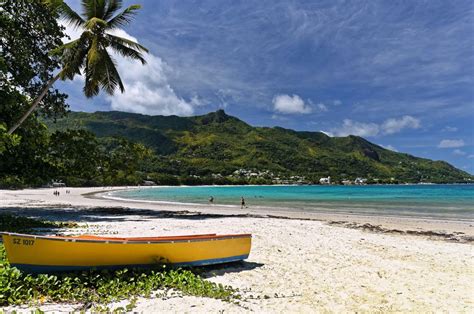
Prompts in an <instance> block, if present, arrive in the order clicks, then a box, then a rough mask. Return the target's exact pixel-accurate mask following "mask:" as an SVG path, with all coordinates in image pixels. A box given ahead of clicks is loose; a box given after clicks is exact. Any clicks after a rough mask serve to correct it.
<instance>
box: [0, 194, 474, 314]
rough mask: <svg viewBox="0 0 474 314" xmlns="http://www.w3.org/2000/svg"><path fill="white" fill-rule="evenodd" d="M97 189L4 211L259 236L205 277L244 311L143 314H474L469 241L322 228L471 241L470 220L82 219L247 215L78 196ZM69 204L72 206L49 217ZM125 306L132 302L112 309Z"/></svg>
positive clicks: (217, 307)
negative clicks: (96, 209) (459, 239)
mask: <svg viewBox="0 0 474 314" xmlns="http://www.w3.org/2000/svg"><path fill="white" fill-rule="evenodd" d="M97 190H98V189H92V188H84V189H71V191H72V193H71V194H64V192H62V194H61V196H59V197H54V196H53V195H52V190H47V189H44V190H23V191H0V208H3V210H4V211H6V210H10V211H11V210H14V211H18V212H19V213H20V214H25V215H32V216H38V215H40V216H45V217H49V218H57V219H73V220H77V221H79V222H86V223H87V228H86V229H80V230H75V231H74V232H79V233H84V232H89V233H95V234H117V235H124V236H138V235H140V236H142V235H143V236H145V235H147V236H151V235H171V234H175V235H178V234H195V233H252V234H253V236H254V237H253V246H252V252H251V255H250V258H249V259H248V260H247V263H244V264H243V265H233V266H232V267H221V268H216V270H213V271H212V273H211V274H209V280H212V281H215V282H218V283H222V284H226V285H231V286H233V287H235V288H239V289H241V290H244V292H243V295H244V297H245V298H246V301H244V302H242V304H243V306H244V307H242V306H238V305H234V304H230V303H226V302H221V301H218V300H213V299H208V298H196V297H170V298H167V299H162V298H153V299H143V298H140V299H139V300H138V303H137V307H136V308H135V309H134V310H135V311H138V312H162V311H166V312H179V313H183V312H184V313H186V312H218V311H225V312H245V311H254V312H278V313H281V312H304V313H307V312H315V311H323V312H327V311H329V312H341V311H342V312H347V311H351V312H354V311H357V312H361V311H362V312H379V311H381V312H408V311H409V312H471V313H472V312H474V258H473V253H474V251H473V246H472V244H471V243H472V242H470V243H453V242H447V241H439V240H436V241H435V240H430V239H428V238H426V237H421V236H412V235H398V234H389V233H386V234H383V233H374V232H366V231H363V230H359V229H350V228H345V227H338V226H333V225H328V224H327V223H326V222H325V221H328V220H334V218H337V219H336V220H343V221H347V222H370V223H372V224H375V223H377V224H378V225H382V226H384V227H387V228H388V227H394V226H396V227H397V229H400V230H411V229H410V228H412V227H413V230H415V228H418V225H421V226H422V228H421V229H416V230H425V231H426V230H440V231H441V230H448V231H450V232H451V231H453V230H462V232H464V233H465V234H472V225H473V222H452V221H450V222H443V221H421V220H413V219H406V218H403V219H398V220H397V219H394V218H387V217H375V218H374V217H364V216H347V215H339V216H337V215H336V216H334V215H333V216H331V215H322V214H314V215H307V216H305V217H301V218H316V219H321V220H322V221H312V220H299V219H276V218H248V217H239V218H236V217H218V218H210V217H206V216H200V217H198V218H200V219H189V217H180V216H176V217H173V218H163V217H161V216H159V215H153V214H150V213H148V214H147V213H144V212H141V213H140V215H137V214H136V213H133V211H132V212H129V213H120V214H118V215H113V214H111V213H107V212H100V213H91V212H87V211H86V210H85V209H84V210H79V211H78V210H77V207H78V206H81V207H91V206H100V207H130V208H134V209H151V210H155V211H163V210H175V211H176V210H189V211H200V212H202V213H220V214H232V213H241V211H240V209H237V208H227V207H226V208H224V207H218V206H213V207H212V208H211V209H209V208H208V207H207V206H205V207H199V206H184V205H159V204H142V203H137V202H133V203H128V202H127V203H125V202H121V201H115V200H106V199H93V198H85V197H83V196H81V194H82V193H88V192H93V191H97ZM99 190H100V189H99ZM63 191H64V189H63ZM65 205H67V206H68V207H72V208H71V209H64V210H63V209H61V210H58V209H53V210H45V209H43V207H48V208H54V207H64V206H65ZM39 207H41V208H39ZM33 208H36V209H33ZM58 213H63V214H58ZM251 213H252V212H251ZM253 213H255V212H253ZM258 214H261V213H258ZM267 214H272V215H275V214H278V215H284V216H292V215H293V216H295V215H296V216H298V215H302V214H301V213H300V214H294V213H282V212H279V213H275V212H267ZM328 217H329V218H328ZM443 227H445V228H443ZM250 289H251V290H250ZM275 294H277V297H276V296H275ZM264 296H269V297H270V298H267V299H265V298H264ZM257 297H259V298H258V299H257ZM123 304H126V302H121V303H119V304H113V305H111V306H112V307H116V306H119V305H123ZM40 308H41V309H42V310H47V311H54V312H59V311H71V310H74V309H76V308H77V305H57V304H50V305H42V306H41V307H40ZM12 309H16V310H18V309H20V310H21V309H25V310H26V309H27V307H20V308H18V307H16V308H11V307H9V308H5V309H4V310H7V311H9V310H12Z"/></svg>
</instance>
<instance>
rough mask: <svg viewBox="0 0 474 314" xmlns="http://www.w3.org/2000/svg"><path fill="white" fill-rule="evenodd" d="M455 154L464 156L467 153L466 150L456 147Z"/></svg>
mask: <svg viewBox="0 0 474 314" xmlns="http://www.w3.org/2000/svg"><path fill="white" fill-rule="evenodd" d="M453 154H454V155H458V156H464V155H466V152H465V151H462V150H460V149H455V150H453Z"/></svg>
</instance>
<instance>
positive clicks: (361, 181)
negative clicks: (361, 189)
mask: <svg viewBox="0 0 474 314" xmlns="http://www.w3.org/2000/svg"><path fill="white" fill-rule="evenodd" d="M354 184H359V185H362V184H367V179H365V178H356V179H355V180H354Z"/></svg>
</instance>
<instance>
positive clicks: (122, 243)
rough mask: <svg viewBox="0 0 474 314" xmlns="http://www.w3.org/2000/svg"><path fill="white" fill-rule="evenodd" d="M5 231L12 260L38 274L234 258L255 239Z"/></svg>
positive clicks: (209, 262) (245, 253)
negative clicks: (34, 233) (57, 234)
mask: <svg viewBox="0 0 474 314" xmlns="http://www.w3.org/2000/svg"><path fill="white" fill-rule="evenodd" d="M1 234H2V236H3V243H4V245H5V250H6V253H7V258H8V260H9V262H10V265H12V266H14V267H16V268H18V269H20V270H23V271H26V272H33V273H45V272H57V271H74V270H86V269H91V268H95V269H104V268H105V269H119V268H126V267H127V268H141V267H153V266H156V265H157V264H163V263H165V264H172V265H175V266H180V267H186V266H203V265H212V264H220V263H228V262H235V261H241V260H244V259H246V258H247V257H248V256H249V253H250V247H251V239H252V235H250V234H230V235H217V234H200V235H186V236H169V237H141V238H140V237H135V238H112V237H98V236H92V235H83V236H67V237H62V236H37V235H28V234H18V233H9V232H3V233H1Z"/></svg>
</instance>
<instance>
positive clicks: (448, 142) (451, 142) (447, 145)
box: [438, 140, 465, 148]
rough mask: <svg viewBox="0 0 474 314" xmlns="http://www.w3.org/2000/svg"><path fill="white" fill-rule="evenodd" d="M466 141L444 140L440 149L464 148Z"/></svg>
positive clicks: (439, 145)
mask: <svg viewBox="0 0 474 314" xmlns="http://www.w3.org/2000/svg"><path fill="white" fill-rule="evenodd" d="M464 145H465V144H464V140H442V141H441V142H439V144H438V147H439V148H456V147H463V146H464Z"/></svg>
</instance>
